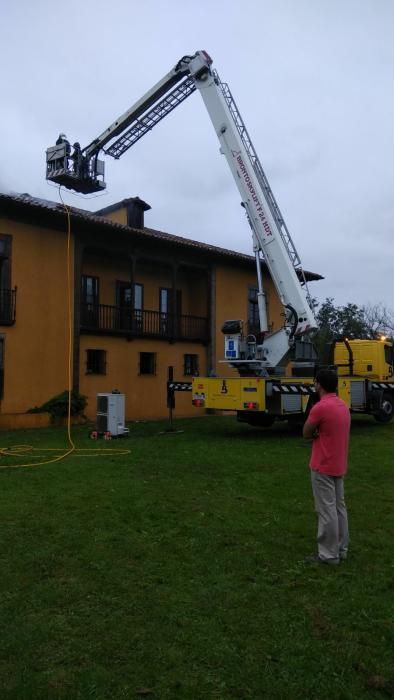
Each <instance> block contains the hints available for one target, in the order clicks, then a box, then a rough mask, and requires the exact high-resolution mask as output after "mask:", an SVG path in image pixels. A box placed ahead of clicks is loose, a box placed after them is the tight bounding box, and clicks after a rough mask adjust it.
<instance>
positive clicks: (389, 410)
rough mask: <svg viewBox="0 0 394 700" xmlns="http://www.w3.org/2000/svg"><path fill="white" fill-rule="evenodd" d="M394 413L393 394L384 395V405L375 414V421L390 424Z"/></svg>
mask: <svg viewBox="0 0 394 700" xmlns="http://www.w3.org/2000/svg"><path fill="white" fill-rule="evenodd" d="M393 413H394V400H393V396H392V394H383V399H382V405H381V407H380V409H379V411H378V413H375V420H376V421H377V422H378V423H389V422H390V421H391V419H392V417H393Z"/></svg>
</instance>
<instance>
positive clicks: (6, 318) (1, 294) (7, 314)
mask: <svg viewBox="0 0 394 700" xmlns="http://www.w3.org/2000/svg"><path fill="white" fill-rule="evenodd" d="M15 318H16V287H15V289H0V326H12V325H13V324H14V323H15Z"/></svg>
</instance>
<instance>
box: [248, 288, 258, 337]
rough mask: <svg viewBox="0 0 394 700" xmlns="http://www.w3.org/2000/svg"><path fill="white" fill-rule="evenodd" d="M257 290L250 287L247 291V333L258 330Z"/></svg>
mask: <svg viewBox="0 0 394 700" xmlns="http://www.w3.org/2000/svg"><path fill="white" fill-rule="evenodd" d="M258 291H259V290H258V289H256V288H254V287H250V288H249V290H248V333H253V332H256V331H258V330H260V320H259V306H258V303H257V294H258Z"/></svg>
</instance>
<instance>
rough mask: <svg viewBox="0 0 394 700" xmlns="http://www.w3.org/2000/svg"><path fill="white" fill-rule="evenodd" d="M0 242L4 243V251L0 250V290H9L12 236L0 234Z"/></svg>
mask: <svg viewBox="0 0 394 700" xmlns="http://www.w3.org/2000/svg"><path fill="white" fill-rule="evenodd" d="M0 242H1V243H4V251H2V250H1V249H0V290H4V289H11V267H12V236H11V235H10V234H9V233H0ZM2 247H3V246H1V248H2Z"/></svg>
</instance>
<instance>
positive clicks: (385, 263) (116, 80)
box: [0, 0, 394, 308]
mask: <svg viewBox="0 0 394 700" xmlns="http://www.w3.org/2000/svg"><path fill="white" fill-rule="evenodd" d="M1 8H2V9H1V11H0V17H1V22H0V32H1V45H2V56H3V60H2V67H1V69H0V71H1V77H2V80H1V82H2V98H3V99H2V100H1V103H2V105H1V109H0V126H1V132H0V133H1V137H0V139H1V161H0V190H2V191H6V192H7V191H16V192H29V193H30V194H32V195H35V196H38V197H44V198H46V199H51V200H54V201H59V195H58V190H57V188H55V187H53V186H51V185H50V184H48V183H47V182H46V181H45V149H46V147H47V146H50V145H53V144H54V142H55V140H56V138H57V136H58V134H59V132H60V131H64V132H65V133H66V134H67V136H68V138H69V140H70V141H71V143H73V142H74V141H80V142H81V145H82V146H86V145H87V144H88V143H89V142H90V141H91V140H92V139H93V138H95V137H96V136H98V135H99V134H100V133H101V132H102V131H103V130H104V129H105V128H106V127H107V126H108V125H109V124H110V123H112V122H113V121H114V120H115V118H116V117H118V116H119V115H120V114H122V113H123V112H124V111H125V110H126V109H128V108H129V107H130V106H131V105H132V104H133V103H134V102H135V101H136V100H137V99H139V98H140V97H141V96H142V95H143V94H144V93H145V92H146V91H147V90H148V89H150V88H151V87H152V86H153V85H154V84H155V83H156V82H157V81H158V80H159V79H161V78H162V77H163V76H164V75H165V74H166V73H167V72H168V71H169V70H170V69H171V68H172V67H173V66H174V65H175V63H176V62H177V61H178V59H179V58H180V57H181V56H183V55H185V54H192V53H194V52H195V51H196V50H198V49H206V50H207V51H208V53H209V54H210V55H211V56H212V58H213V60H214V67H215V68H216V69H217V71H218V73H219V75H220V77H221V79H222V80H224V81H225V82H228V83H229V85H230V88H231V91H232V93H233V96H234V98H235V100H236V102H237V105H238V108H239V110H240V112H241V114H242V117H243V119H244V121H245V123H246V126H247V128H248V131H249V134H250V136H251V138H252V141H253V143H254V146H255V148H256V150H257V153H258V155H259V158H260V161H261V163H262V165H263V168H264V170H265V172H266V175H267V177H268V179H269V182H270V185H271V187H272V190H273V192H274V194H275V197H276V199H277V201H278V204H279V206H280V208H281V210H282V213H283V215H284V217H285V220H286V223H287V226H288V228H289V230H290V233H291V235H292V238H293V241H294V243H295V245H296V248H297V250H298V252H299V254H300V256H301V259H302V263H303V266H304V267H305V268H306V269H309V270H313V271H315V272H319V273H320V274H322V275H324V277H325V280H324V281H323V282H318V283H313V284H312V285H311V292H312V294H313V295H314V296H317V297H318V298H319V299H320V300H324V298H325V297H327V296H332V297H334V299H335V301H336V303H338V304H344V303H346V302H348V301H352V302H354V303H357V304H360V305H361V304H365V303H376V302H383V303H385V304H386V305H387V306H388V307H391V308H392V307H393V305H394V303H393V296H394V281H393V279H394V278H393V268H394V176H393V173H394V93H393V76H394V39H393V37H394V1H393V0H242V1H239V0H236V1H235V0H210V1H209V0H200V1H199V2H186V1H185V0H183V1H181V0H166V2H164V1H163V2H162V1H160V0H143V2H141V1H139V2H136V1H135V0H129V1H127V0H112V2H104V1H103V0H83V1H82V0H68V2H63V3H60V2H54V1H53V0H35V1H34V2H32V0H3V2H2V3H1ZM106 181H107V185H108V186H107V190H106V193H105V195H104V196H100V198H85V197H81V196H80V195H79V196H76V195H73V194H71V193H69V192H67V193H66V194H64V195H63V196H64V199H65V201H66V202H68V203H69V204H72V205H74V206H78V207H82V208H86V209H90V210H92V211H94V210H95V209H99V208H101V207H104V206H108V205H110V204H112V203H114V202H116V201H118V200H120V199H123V198H125V197H129V196H135V195H138V196H139V197H141V198H142V199H144V200H145V201H147V202H148V203H149V204H150V205H151V207H152V210H151V211H149V212H148V213H147V214H146V218H145V222H146V225H147V226H150V227H152V228H156V229H160V230H163V231H167V232H169V233H174V234H178V235H181V236H185V237H186V238H193V239H196V240H199V241H203V242H207V243H212V244H214V245H219V246H223V247H226V248H231V249H233V250H237V251H241V252H244V253H250V254H252V243H251V235H250V229H249V227H248V225H247V222H246V220H245V216H244V213H243V210H242V209H241V207H240V206H239V201H240V197H239V194H238V190H237V189H236V187H235V185H234V182H233V180H232V177H231V174H230V171H229V170H228V167H227V164H226V161H225V159H224V157H223V156H220V154H219V151H218V142H217V138H216V135H215V133H214V130H213V127H212V125H211V122H210V120H209V117H208V114H207V113H206V111H205V108H204V106H203V103H202V100H201V98H200V96H199V94H194V95H192V96H191V97H190V98H189V99H188V100H187V101H186V102H185V103H184V104H183V105H181V106H180V107H179V108H178V109H177V110H176V111H175V112H173V113H172V114H171V115H169V116H168V117H167V119H166V120H164V121H163V122H162V123H161V124H159V126H157V127H156V128H155V129H154V130H153V132H151V133H150V134H147V135H146V136H145V137H144V138H143V139H142V140H141V141H139V142H138V143H137V144H136V145H135V146H134V147H133V149H131V150H130V151H128V152H127V153H126V154H125V155H124V156H123V157H122V158H121V159H120V160H119V161H114V160H113V159H112V158H110V157H107V158H106Z"/></svg>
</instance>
